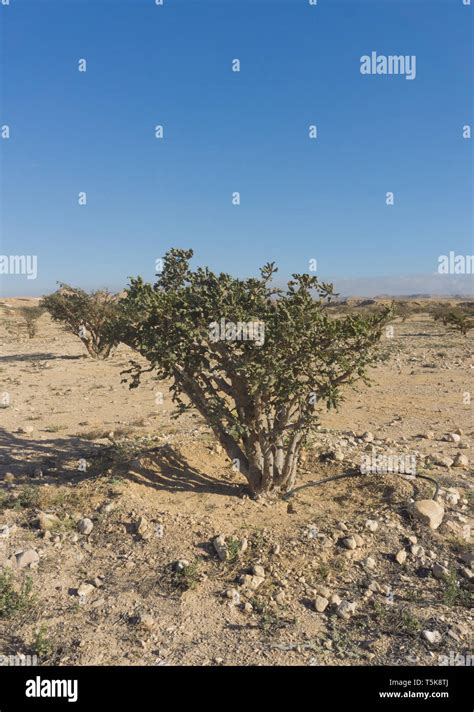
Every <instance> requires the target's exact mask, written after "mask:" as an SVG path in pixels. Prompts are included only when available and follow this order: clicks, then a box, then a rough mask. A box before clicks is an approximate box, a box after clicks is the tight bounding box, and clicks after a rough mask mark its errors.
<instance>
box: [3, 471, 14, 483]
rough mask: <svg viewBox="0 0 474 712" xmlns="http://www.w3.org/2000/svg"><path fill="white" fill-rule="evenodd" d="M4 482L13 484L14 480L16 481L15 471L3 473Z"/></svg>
mask: <svg viewBox="0 0 474 712" xmlns="http://www.w3.org/2000/svg"><path fill="white" fill-rule="evenodd" d="M3 482H6V483H7V484H12V482H15V475H14V474H13V472H5V474H4V475H3Z"/></svg>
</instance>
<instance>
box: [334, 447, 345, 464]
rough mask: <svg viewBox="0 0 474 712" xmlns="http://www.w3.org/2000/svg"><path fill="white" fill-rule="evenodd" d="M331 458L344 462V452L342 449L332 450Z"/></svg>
mask: <svg viewBox="0 0 474 712" xmlns="http://www.w3.org/2000/svg"><path fill="white" fill-rule="evenodd" d="M331 458H332V459H333V460H335V461H336V462H342V461H343V460H344V453H343V452H342V450H338V449H336V450H333V451H332V452H331Z"/></svg>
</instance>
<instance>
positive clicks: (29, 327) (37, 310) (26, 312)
mask: <svg viewBox="0 0 474 712" xmlns="http://www.w3.org/2000/svg"><path fill="white" fill-rule="evenodd" d="M45 311H46V310H45V309H43V308H42V307H41V306H39V307H19V309H18V313H19V315H20V316H21V317H23V320H24V322H25V326H26V331H27V333H28V338H30V339H32V338H33V337H34V336H35V335H36V329H37V326H38V325H37V321H38V319H39V318H40V317H41V316H42V315H43V314H44V313H45Z"/></svg>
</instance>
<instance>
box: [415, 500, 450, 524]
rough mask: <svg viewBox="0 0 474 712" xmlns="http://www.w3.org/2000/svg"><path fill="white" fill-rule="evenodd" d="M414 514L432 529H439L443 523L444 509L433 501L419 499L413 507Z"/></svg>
mask: <svg viewBox="0 0 474 712" xmlns="http://www.w3.org/2000/svg"><path fill="white" fill-rule="evenodd" d="M412 514H413V515H414V516H415V517H416V518H417V519H419V520H420V521H422V522H423V524H426V525H428V526H429V527H430V529H437V528H438V527H439V525H440V524H441V522H442V521H443V517H444V508H443V507H442V506H441V505H440V504H438V502H435V501H434V500H432V499H419V500H418V501H417V502H414V504H413V506H412Z"/></svg>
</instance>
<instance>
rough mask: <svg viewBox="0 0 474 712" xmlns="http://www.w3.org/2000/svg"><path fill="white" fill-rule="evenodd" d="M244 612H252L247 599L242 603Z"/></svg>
mask: <svg viewBox="0 0 474 712" xmlns="http://www.w3.org/2000/svg"><path fill="white" fill-rule="evenodd" d="M242 610H243V612H244V613H252V611H253V606H252V604H251V603H249V602H248V601H247V603H244V605H243V608H242Z"/></svg>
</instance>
